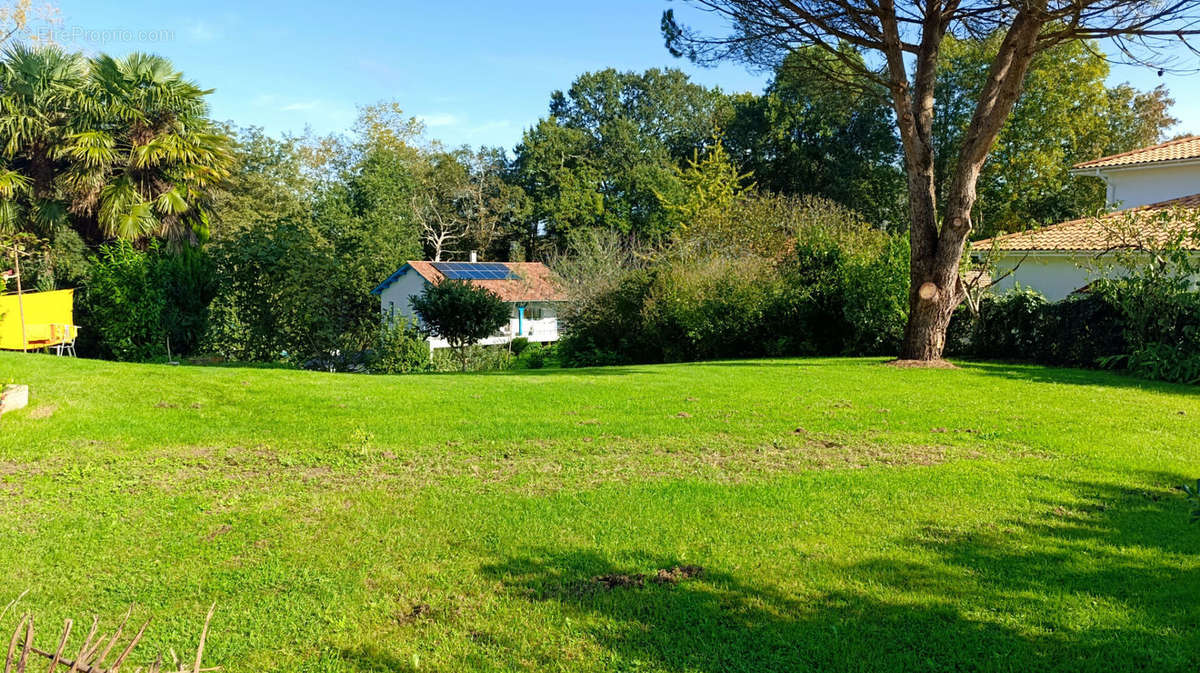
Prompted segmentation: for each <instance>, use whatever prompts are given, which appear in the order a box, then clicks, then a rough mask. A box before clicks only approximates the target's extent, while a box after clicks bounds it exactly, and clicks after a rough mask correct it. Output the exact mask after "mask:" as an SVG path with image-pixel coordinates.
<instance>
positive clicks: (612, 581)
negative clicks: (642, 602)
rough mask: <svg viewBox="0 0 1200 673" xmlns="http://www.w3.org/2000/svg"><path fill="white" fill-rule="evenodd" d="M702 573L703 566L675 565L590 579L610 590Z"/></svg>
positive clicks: (664, 582) (679, 578)
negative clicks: (649, 571) (644, 571)
mask: <svg viewBox="0 0 1200 673" xmlns="http://www.w3.org/2000/svg"><path fill="white" fill-rule="evenodd" d="M703 574H704V568H701V567H700V566H695V565H685V566H675V567H673V568H659V569H658V570H657V571H655V572H653V573H651V574H646V573H632V574H628V575H627V574H624V573H610V574H608V575H597V576H595V577H593V578H592V579H591V583H592V584H594V585H596V586H598V587H599V588H601V589H606V590H608V591H612V590H613V589H640V588H641V587H644V586H646V582H651V583H653V584H659V585H663V584H679V583H680V582H682V581H684V580H690V579H693V578H695V577H700V576H701V575H703Z"/></svg>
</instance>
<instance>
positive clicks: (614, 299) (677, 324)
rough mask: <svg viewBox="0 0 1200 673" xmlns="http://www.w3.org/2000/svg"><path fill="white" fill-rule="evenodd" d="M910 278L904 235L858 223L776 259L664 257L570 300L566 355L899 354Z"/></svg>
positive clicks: (811, 236)
mask: <svg viewBox="0 0 1200 673" xmlns="http://www.w3.org/2000/svg"><path fill="white" fill-rule="evenodd" d="M907 283H908V242H907V239H905V238H903V237H893V236H888V235H886V234H883V233H881V232H867V231H862V230H854V231H842V232H827V231H821V230H817V229H814V230H813V231H811V232H806V233H805V235H804V236H802V237H801V239H800V240H799V241H797V242H796V244H795V247H794V251H793V254H792V255H789V256H788V257H787V258H786V259H783V260H778V261H776V260H765V259H762V258H758V257H753V256H746V257H724V256H714V257H710V258H703V259H699V260H693V259H687V260H667V261H662V262H660V263H658V264H655V265H653V266H651V267H650V268H649V269H642V270H637V271H631V272H629V273H627V274H626V275H625V276H624V277H623V278H621V279H620V280H619V281H618V282H616V283H615V284H614V285H613V286H612V287H611V288H610V289H609V290H608V291H605V292H600V293H597V294H595V295H593V296H591V297H589V299H588V300H587V301H586V305H583V306H576V307H574V310H573V311H572V312H571V317H570V318H568V319H567V320H566V321H565V322H564V326H563V327H564V336H563V339H562V341H560V342H559V348H558V353H559V360H560V362H561V363H562V365H563V366H567V367H580V366H599V365H613V364H625V363H648V362H676V361H689V360H705V359H718V358H745V357H761V356H780V355H816V354H829V355H836V354H883V353H892V352H895V350H896V349H897V348H898V347H899V343H900V338H901V336H902V334H903V330H904V319H905V309H904V307H905V302H906V296H907V295H906V293H907Z"/></svg>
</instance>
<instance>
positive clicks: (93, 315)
mask: <svg viewBox="0 0 1200 673" xmlns="http://www.w3.org/2000/svg"><path fill="white" fill-rule="evenodd" d="M215 294H216V279H215V271H214V269H213V263H212V261H211V260H210V259H209V257H208V255H207V254H206V253H205V252H204V251H203V250H201V249H199V248H192V247H184V248H182V249H181V250H179V251H170V250H168V249H167V248H166V247H165V246H162V245H160V244H159V243H153V244H151V245H150V246H149V247H148V248H147V249H145V250H141V249H138V248H135V247H133V246H132V245H131V244H129V243H127V242H117V243H111V244H108V245H104V246H102V247H101V248H100V250H99V254H98V255H97V257H96V259H95V260H94V262H93V263H92V265H91V268H90V273H89V277H88V281H87V287H86V288H85V291H84V293H83V296H82V298H81V301H80V307H79V308H80V311H79V315H78V316H77V321H78V322H79V323H80V324H81V325H82V327H83V328H84V329H83V331H82V333H81V336H82V337H83V338H84V339H85V342H84V345H85V346H86V347H87V348H86V349H85V350H92V351H94V353H95V354H98V355H101V356H102V357H108V358H113V359H116V360H152V359H155V358H159V357H164V356H166V355H167V354H168V345H169V349H170V353H171V354H172V355H187V354H189V353H191V352H192V351H193V350H194V349H195V348H196V346H197V344H199V342H200V339H201V337H202V336H203V335H204V333H205V331H206V330H207V328H208V305H209V303H210V302H211V301H212V299H213V296H214V295H215Z"/></svg>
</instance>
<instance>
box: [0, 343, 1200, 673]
mask: <svg viewBox="0 0 1200 673" xmlns="http://www.w3.org/2000/svg"><path fill="white" fill-rule="evenodd" d="M10 379H11V380H15V381H19V382H25V383H29V384H31V385H32V389H33V402H32V405H31V407H30V408H29V409H27V410H23V411H20V412H16V413H13V414H9V415H6V416H5V417H4V418H3V420H0V577H3V578H4V581H3V584H2V585H0V603H4V602H7V601H8V600H9V599H11V598H12V597H15V596H16V595H17V594H19V593H20V592H21V591H23V590H25V589H29V590H30V591H29V594H28V595H27V596H26V597H25V598H24V599H23V601H22V606H23V607H24V608H25V609H27V610H30V611H32V612H34V613H36V614H37V616H38V619H39V621H40V623H41V624H55V623H58V622H59V620H61V619H62V618H64V617H68V616H70V617H75V618H83V617H86V616H87V615H90V614H93V613H98V614H100V615H101V616H102V617H103V618H104V619H105V620H106V621H107V622H108V623H110V624H111V622H113V621H115V620H116V619H117V618H118V617H119V616H120V615H121V614H123V612H124V610H125V609H126V607H127V606H128V605H129V604H136V606H137V607H136V608H135V615H140V616H143V617H145V616H153V618H154V622H153V623H152V625H151V628H150V630H149V632H148V635H147V640H146V644H145V645H143V646H142V647H141V648H139V649H140V650H141V652H142V653H143V656H150V654H151V653H154V652H158V651H167V650H168V648H173V649H174V650H175V651H176V652H180V653H182V652H186V651H190V650H191V649H192V648H193V647H194V645H195V641H196V639H197V637H198V630H199V626H200V623H201V621H202V620H203V615H204V612H205V610H206V609H207V606H208V604H209V603H210V602H211V601H214V600H215V601H217V603H218V606H219V607H218V612H217V616H216V617H215V618H214V620H213V625H212V633H211V635H210V637H209V646H208V655H207V656H206V662H207V663H211V664H218V665H221V666H223V667H225V669H226V670H228V671H232V672H234V673H237V672H240V671H259V670H309V671H418V670H419V671H460V670H480V671H508V670H538V671H543V670H544V671H590V670H617V671H695V672H700V673H707V672H715V671H764V670H781V671H782V670H789V671H790V670H858V671H883V670H895V671H901V670H903V671H910V670H934V671H943V670H944V671H950V670H997V671H999V670H1005V671H1007V670H1021V671H1024V670H1062V671H1105V672H1112V671H1126V670H1154V671H1195V670H1196V669H1197V667H1198V666H1200V630H1198V629H1197V627H1198V626H1200V528H1198V527H1197V526H1190V525H1189V524H1188V522H1187V518H1188V517H1187V512H1188V508H1187V505H1186V503H1185V502H1184V499H1183V497H1182V495H1181V494H1180V493H1179V492H1178V491H1177V490H1175V487H1176V486H1177V485H1179V484H1182V483H1184V482H1185V481H1187V480H1188V479H1195V478H1196V477H1197V476H1200V450H1198V449H1197V446H1196V438H1197V437H1198V436H1200V397H1198V396H1197V393H1196V392H1195V390H1194V389H1192V388H1185V387H1175V386H1169V385H1160V384H1152V383H1146V382H1141V381H1137V380H1134V379H1129V378H1125V377H1121V376H1116V375H1111V374H1106V373H1097V372H1081V371H1073V370H1054V369H1045V368H1039V367H1023V366H1009V365H995V364H967V365H964V366H963V367H962V368H961V369H959V370H953V371H941V370H929V371H925V370H896V369H892V368H889V367H885V366H882V365H881V364H880V361H878V360H772V361H755V362H727V363H712V364H691V365H669V366H654V367H625V368H612V369H597V370H582V371H558V370H555V371H530V372H521V373H514V374H493V375H429V376H412V377H367V376H352V375H329V374H316V373H307V372H294V371H277V370H251V369H231V368H187V367H185V368H178V367H176V368H172V367H167V366H149V365H145V366H139V365H120V364H111V363H102V362H91V361H83V360H70V359H58V358H51V357H46V356H22V355H18V354H0V382H7V381H9V380H10ZM682 565H697V566H701V567H702V568H703V569H704V572H703V574H701V575H700V576H699V577H695V578H690V579H682V580H681V581H679V582H677V583H667V584H658V583H655V582H653V581H650V580H647V581H645V582H643V583H642V586H629V587H617V588H612V589H609V588H608V587H607V585H606V584H604V583H603V582H597V581H595V579H594V578H597V577H603V576H618V577H617V579H621V578H620V577H619V576H627V577H628V578H633V577H634V576H636V575H638V574H643V575H647V576H652V575H653V574H654V573H655V572H656V571H657V570H659V569H670V568H673V567H675V566H682ZM610 579H611V578H610ZM13 624H14V620H13V618H12V616H11V614H10V616H9V617H7V618H6V620H5V623H4V624H0V627H3V628H0V632H2V631H3V630H4V629H8V628H12V626H13ZM43 628H45V629H47V630H48V629H49V627H43ZM47 637H49V636H48V635H47Z"/></svg>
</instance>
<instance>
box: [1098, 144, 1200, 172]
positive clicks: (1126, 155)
mask: <svg viewBox="0 0 1200 673" xmlns="http://www.w3.org/2000/svg"><path fill="white" fill-rule="evenodd" d="M1185 159H1200V136H1190V137H1187V138H1179V139H1177V140H1169V141H1167V142H1165V143H1162V144H1161V145H1155V146H1153V147H1143V148H1141V149H1137V150H1133V151H1131V152H1122V153H1121V154H1114V155H1112V156H1108V157H1100V158H1099V159H1092V160H1091V161H1085V162H1083V163H1081V164H1075V166H1074V167H1075V168H1077V169H1078V168H1114V167H1118V166H1132V165H1134V164H1150V163H1156V162H1159V161H1183V160H1185Z"/></svg>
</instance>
